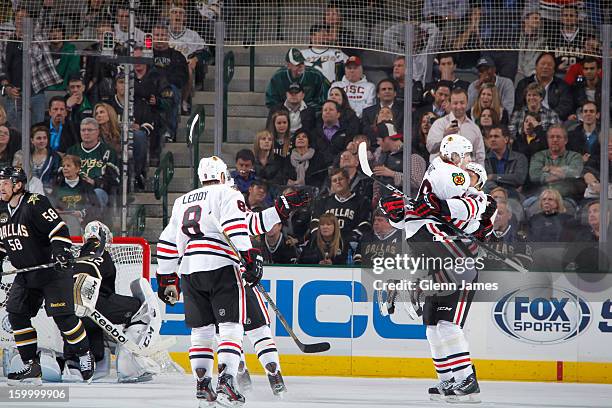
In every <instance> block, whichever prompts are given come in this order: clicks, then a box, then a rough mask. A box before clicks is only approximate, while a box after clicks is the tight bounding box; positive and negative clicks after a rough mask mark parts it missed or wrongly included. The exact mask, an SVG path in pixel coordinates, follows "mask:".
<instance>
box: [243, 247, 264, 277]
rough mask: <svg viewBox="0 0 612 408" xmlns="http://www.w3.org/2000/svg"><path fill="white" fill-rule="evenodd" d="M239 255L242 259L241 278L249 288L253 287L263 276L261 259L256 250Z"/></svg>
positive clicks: (259, 253) (259, 252)
mask: <svg viewBox="0 0 612 408" xmlns="http://www.w3.org/2000/svg"><path fill="white" fill-rule="evenodd" d="M240 255H241V256H242V259H244V271H243V278H244V280H245V281H246V283H247V284H248V285H249V286H255V285H257V284H258V283H259V281H260V280H261V278H262V276H263V257H262V256H261V251H260V250H259V249H257V248H251V249H249V250H248V251H241V252H240Z"/></svg>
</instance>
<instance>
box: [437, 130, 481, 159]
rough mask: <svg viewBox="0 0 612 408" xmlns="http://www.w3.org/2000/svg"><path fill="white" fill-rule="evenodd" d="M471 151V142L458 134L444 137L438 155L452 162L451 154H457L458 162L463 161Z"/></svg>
mask: <svg viewBox="0 0 612 408" xmlns="http://www.w3.org/2000/svg"><path fill="white" fill-rule="evenodd" d="M472 150H473V147H472V142H470V141H469V140H467V139H466V138H465V137H463V136H461V135H458V134H453V135H447V136H444V139H442V143H441V144H440V155H441V156H442V157H443V158H446V159H448V160H451V161H454V157H453V154H457V155H458V156H459V159H460V161H463V159H464V157H465V156H466V154H467V153H472Z"/></svg>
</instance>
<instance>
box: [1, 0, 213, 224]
mask: <svg viewBox="0 0 612 408" xmlns="http://www.w3.org/2000/svg"><path fill="white" fill-rule="evenodd" d="M63 6H64V3H63V2H57V1H54V0H50V1H45V2H42V4H41V3H40V2H13V4H12V5H11V4H9V5H8V6H6V5H2V6H0V8H1V9H2V13H3V15H4V20H3V24H2V25H1V28H0V36H1V37H2V41H0V85H1V87H2V97H3V98H2V99H1V100H0V165H2V166H5V165H13V164H18V163H20V164H23V160H24V157H23V154H22V152H21V151H20V148H21V143H22V135H21V119H22V112H21V101H22V93H23V90H22V81H23V76H24V75H23V69H24V67H23V66H22V46H21V42H20V41H21V40H23V30H24V19H25V18H28V17H29V18H30V19H31V21H32V23H33V33H34V37H33V40H34V42H33V44H32V52H31V64H30V65H31V66H30V69H31V75H32V76H31V78H32V89H31V98H30V101H31V103H30V106H31V123H32V127H31V132H30V149H29V150H30V152H31V157H30V158H29V159H28V158H25V159H26V160H29V161H30V168H31V169H32V177H33V180H32V182H31V185H30V188H31V189H33V190H34V191H37V192H40V193H41V194H45V195H48V196H49V197H50V198H51V199H52V201H54V202H55V204H56V206H57V208H58V209H59V210H60V211H62V212H63V213H64V216H65V218H68V219H69V220H70V221H72V223H71V227H72V228H71V231H72V232H73V233H75V234H78V233H80V228H81V226H82V225H85V223H86V222H87V221H88V220H91V219H93V218H95V217H104V216H106V215H107V214H108V211H105V208H107V207H108V206H113V205H114V204H115V203H118V202H120V200H119V198H120V197H119V191H120V183H121V177H122V175H121V171H120V167H121V164H120V157H121V156H122V153H123V149H124V142H123V137H122V135H123V131H122V116H123V113H124V100H125V74H124V72H123V65H121V64H120V63H115V62H113V61H112V60H111V59H108V58H106V59H105V58H104V55H103V53H101V51H102V50H103V48H104V46H105V45H104V34H105V33H107V32H112V33H113V34H114V44H111V47H110V48H111V50H110V53H111V54H112V55H114V56H123V55H126V54H127V49H128V46H129V45H130V44H128V43H127V41H128V35H127V31H128V26H129V5H128V3H127V2H121V1H112V2H111V1H91V2H83V4H80V5H78V6H77V7H76V8H75V9H71V10H66V9H65V8H63ZM191 6H192V4H191V2H186V1H172V2H170V1H169V2H164V6H163V7H159V8H157V9H156V12H157V13H158V14H159V15H155V16H149V17H153V18H146V19H143V18H142V17H144V16H142V15H138V16H137V21H136V25H137V28H136V32H135V38H134V39H133V43H132V44H131V45H132V46H133V49H134V51H133V55H134V56H135V57H141V58H143V57H145V58H148V59H144V60H142V61H137V62H138V63H135V64H134V65H133V67H134V76H135V80H134V91H133V92H134V109H133V122H132V123H130V124H129V128H130V130H131V133H132V135H131V136H132V137H131V138H130V140H131V142H130V146H129V150H128V151H129V171H128V174H127V175H125V177H129V186H130V187H129V189H130V191H139V190H143V189H145V185H146V177H147V173H148V168H149V166H150V165H156V163H158V162H159V158H160V154H161V150H162V146H163V143H164V142H171V141H174V140H175V138H176V133H177V129H178V123H179V115H180V114H189V112H190V110H191V97H192V95H193V89H194V86H195V83H196V81H197V82H201V81H202V80H203V79H204V74H205V71H206V66H205V65H206V63H207V60H206V58H207V57H208V56H209V52H208V49H207V48H206V47H205V46H204V45H203V40H202V37H201V36H209V35H210V33H209V32H208V31H209V24H206V22H210V21H212V19H214V17H215V13H214V10H215V7H209V6H212V4H209V6H207V7H203V8H201V9H199V10H195V9H193V8H192V7H191ZM194 11H195V13H196V14H197V15H200V19H201V21H202V24H196V25H197V27H198V29H199V32H197V31H194V30H192V29H190V28H188V27H187V26H186V20H187V19H186V13H189V17H190V19H191V21H194V20H193V18H194V16H195V15H196V14H194ZM211 12H212V14H211ZM217 12H218V10H217ZM75 27H80V29H79V30H75ZM145 32H150V33H152V43H151V44H145ZM83 39H84V40H91V39H97V41H93V43H92V41H89V42H79V41H81V40H83ZM15 40H16V41H15ZM77 42H78V43H77ZM107 46H108V44H107ZM77 49H80V50H82V51H83V52H79V51H77ZM108 221H110V220H107V222H108Z"/></svg>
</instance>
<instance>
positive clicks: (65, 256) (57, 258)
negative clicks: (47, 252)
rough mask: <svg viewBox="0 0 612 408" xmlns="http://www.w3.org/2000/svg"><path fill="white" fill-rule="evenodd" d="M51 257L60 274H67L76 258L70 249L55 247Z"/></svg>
mask: <svg viewBox="0 0 612 408" xmlns="http://www.w3.org/2000/svg"><path fill="white" fill-rule="evenodd" d="M51 257H52V258H53V262H54V263H55V265H54V268H55V270H56V271H59V272H67V271H69V270H70V267H71V266H72V264H73V263H74V256H73V255H72V251H70V247H66V246H60V245H57V246H53V247H52V249H51Z"/></svg>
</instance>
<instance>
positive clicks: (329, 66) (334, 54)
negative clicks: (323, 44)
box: [300, 47, 348, 83]
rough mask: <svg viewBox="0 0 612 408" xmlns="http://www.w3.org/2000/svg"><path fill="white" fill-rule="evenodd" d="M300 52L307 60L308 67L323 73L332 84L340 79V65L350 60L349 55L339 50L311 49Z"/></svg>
mask: <svg viewBox="0 0 612 408" xmlns="http://www.w3.org/2000/svg"><path fill="white" fill-rule="evenodd" d="M300 51H301V52H302V55H303V56H304V59H306V65H308V66H310V67H313V68H316V69H318V70H319V71H321V73H322V74H323V75H324V76H325V78H327V80H328V81H329V82H330V83H332V82H334V81H336V80H337V79H338V77H337V74H338V65H339V64H344V63H345V62H346V60H347V59H348V55H346V54H345V53H343V52H342V50H340V49H338V48H317V47H310V48H307V49H304V50H300Z"/></svg>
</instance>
